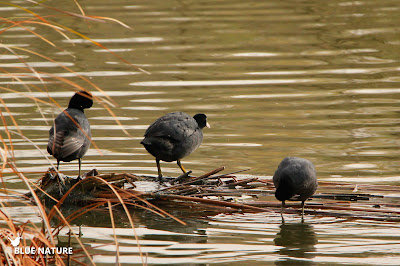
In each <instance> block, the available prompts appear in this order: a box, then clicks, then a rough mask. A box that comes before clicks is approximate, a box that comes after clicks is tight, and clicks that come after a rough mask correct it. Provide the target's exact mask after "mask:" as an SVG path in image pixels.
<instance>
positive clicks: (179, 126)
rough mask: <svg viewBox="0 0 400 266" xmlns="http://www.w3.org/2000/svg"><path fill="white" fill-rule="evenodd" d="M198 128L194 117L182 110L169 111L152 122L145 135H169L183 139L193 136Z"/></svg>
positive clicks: (179, 139)
mask: <svg viewBox="0 0 400 266" xmlns="http://www.w3.org/2000/svg"><path fill="white" fill-rule="evenodd" d="M197 128H198V125H197V122H196V121H195V120H194V118H193V117H191V116H188V115H187V114H185V113H181V112H175V113H169V114H167V115H165V116H163V117H160V118H159V119H157V120H156V121H155V122H154V123H153V124H151V125H150V126H149V128H148V129H147V130H146V133H145V137H169V138H173V139H175V140H178V141H182V140H184V139H185V138H187V137H189V136H191V135H192V134H193V133H194V132H195V131H196V130H197Z"/></svg>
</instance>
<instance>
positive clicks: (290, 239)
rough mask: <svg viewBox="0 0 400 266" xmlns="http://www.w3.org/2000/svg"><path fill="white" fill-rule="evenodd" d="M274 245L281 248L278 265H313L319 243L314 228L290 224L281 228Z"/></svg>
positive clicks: (304, 224) (285, 224) (307, 225)
mask: <svg viewBox="0 0 400 266" xmlns="http://www.w3.org/2000/svg"><path fill="white" fill-rule="evenodd" d="M274 243H275V245H276V246H277V247H280V248H279V250H278V251H277V253H278V254H279V255H280V256H281V258H280V259H279V260H278V261H276V262H275V264H276V265H293V263H295V264H296V265H312V264H313V262H312V261H311V260H309V259H312V258H314V257H315V256H316V254H315V253H314V252H315V251H316V247H315V246H316V244H317V243H318V239H317V235H316V234H315V231H314V227H313V226H312V225H311V224H307V223H295V224H288V223H283V224H282V225H281V226H280V231H279V233H277V234H276V237H275V239H274Z"/></svg>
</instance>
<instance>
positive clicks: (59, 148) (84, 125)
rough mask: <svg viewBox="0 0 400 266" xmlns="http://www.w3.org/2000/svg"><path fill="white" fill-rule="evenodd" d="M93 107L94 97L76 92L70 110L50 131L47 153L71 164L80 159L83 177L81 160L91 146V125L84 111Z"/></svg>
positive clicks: (68, 109) (66, 110)
mask: <svg viewBox="0 0 400 266" xmlns="http://www.w3.org/2000/svg"><path fill="white" fill-rule="evenodd" d="M92 105H93V98H92V95H91V94H90V93H89V92H87V91H79V92H76V93H75V94H74V95H73V96H72V98H71V100H70V101H69V105H68V108H67V109H65V110H64V111H63V112H62V113H61V114H59V115H58V116H57V118H56V119H55V120H54V123H53V126H52V127H51V129H50V131H49V135H50V136H49V143H48V144H47V152H48V153H49V154H50V155H53V157H54V158H56V159H57V169H58V167H59V164H60V161H63V162H70V161H72V160H75V159H78V161H79V176H80V175H81V158H82V157H83V156H84V155H85V153H86V152H87V150H88V149H89V146H90V138H91V136H92V135H91V133H90V124H89V121H88V119H87V118H86V116H85V114H84V112H83V110H84V109H86V108H90V107H92Z"/></svg>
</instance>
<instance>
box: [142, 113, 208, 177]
mask: <svg viewBox="0 0 400 266" xmlns="http://www.w3.org/2000/svg"><path fill="white" fill-rule="evenodd" d="M204 127H210V125H209V124H208V123H207V116H206V115H205V114H196V115H195V116H194V117H191V116H189V115H188V114H186V113H183V112H173V113H168V114H166V115H164V116H162V117H160V118H158V119H157V120H156V121H155V122H154V123H153V124H151V125H150V126H149V128H148V129H147V130H146V133H145V134H144V139H143V140H142V141H141V142H140V143H141V144H143V146H144V147H145V148H146V150H147V151H148V152H149V153H150V154H151V155H153V156H154V157H155V158H156V163H157V169H158V178H159V180H160V181H161V179H162V173H161V168H160V160H162V161H165V162H173V161H177V164H178V166H179V167H180V168H181V170H182V172H184V173H186V170H185V169H184V168H183V167H182V165H181V161H180V160H181V159H182V158H184V157H185V156H188V155H189V154H191V153H192V152H193V151H194V150H196V149H197V148H198V147H199V146H200V144H201V142H202V141H203V132H202V129H203V128H204Z"/></svg>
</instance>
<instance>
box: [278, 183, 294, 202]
mask: <svg viewBox="0 0 400 266" xmlns="http://www.w3.org/2000/svg"><path fill="white" fill-rule="evenodd" d="M293 196H294V193H293V188H292V185H291V183H290V182H288V181H287V179H285V178H281V180H280V181H279V185H278V187H277V188H276V191H275V198H276V199H277V200H280V201H285V200H288V199H290V198H291V197H293Z"/></svg>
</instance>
